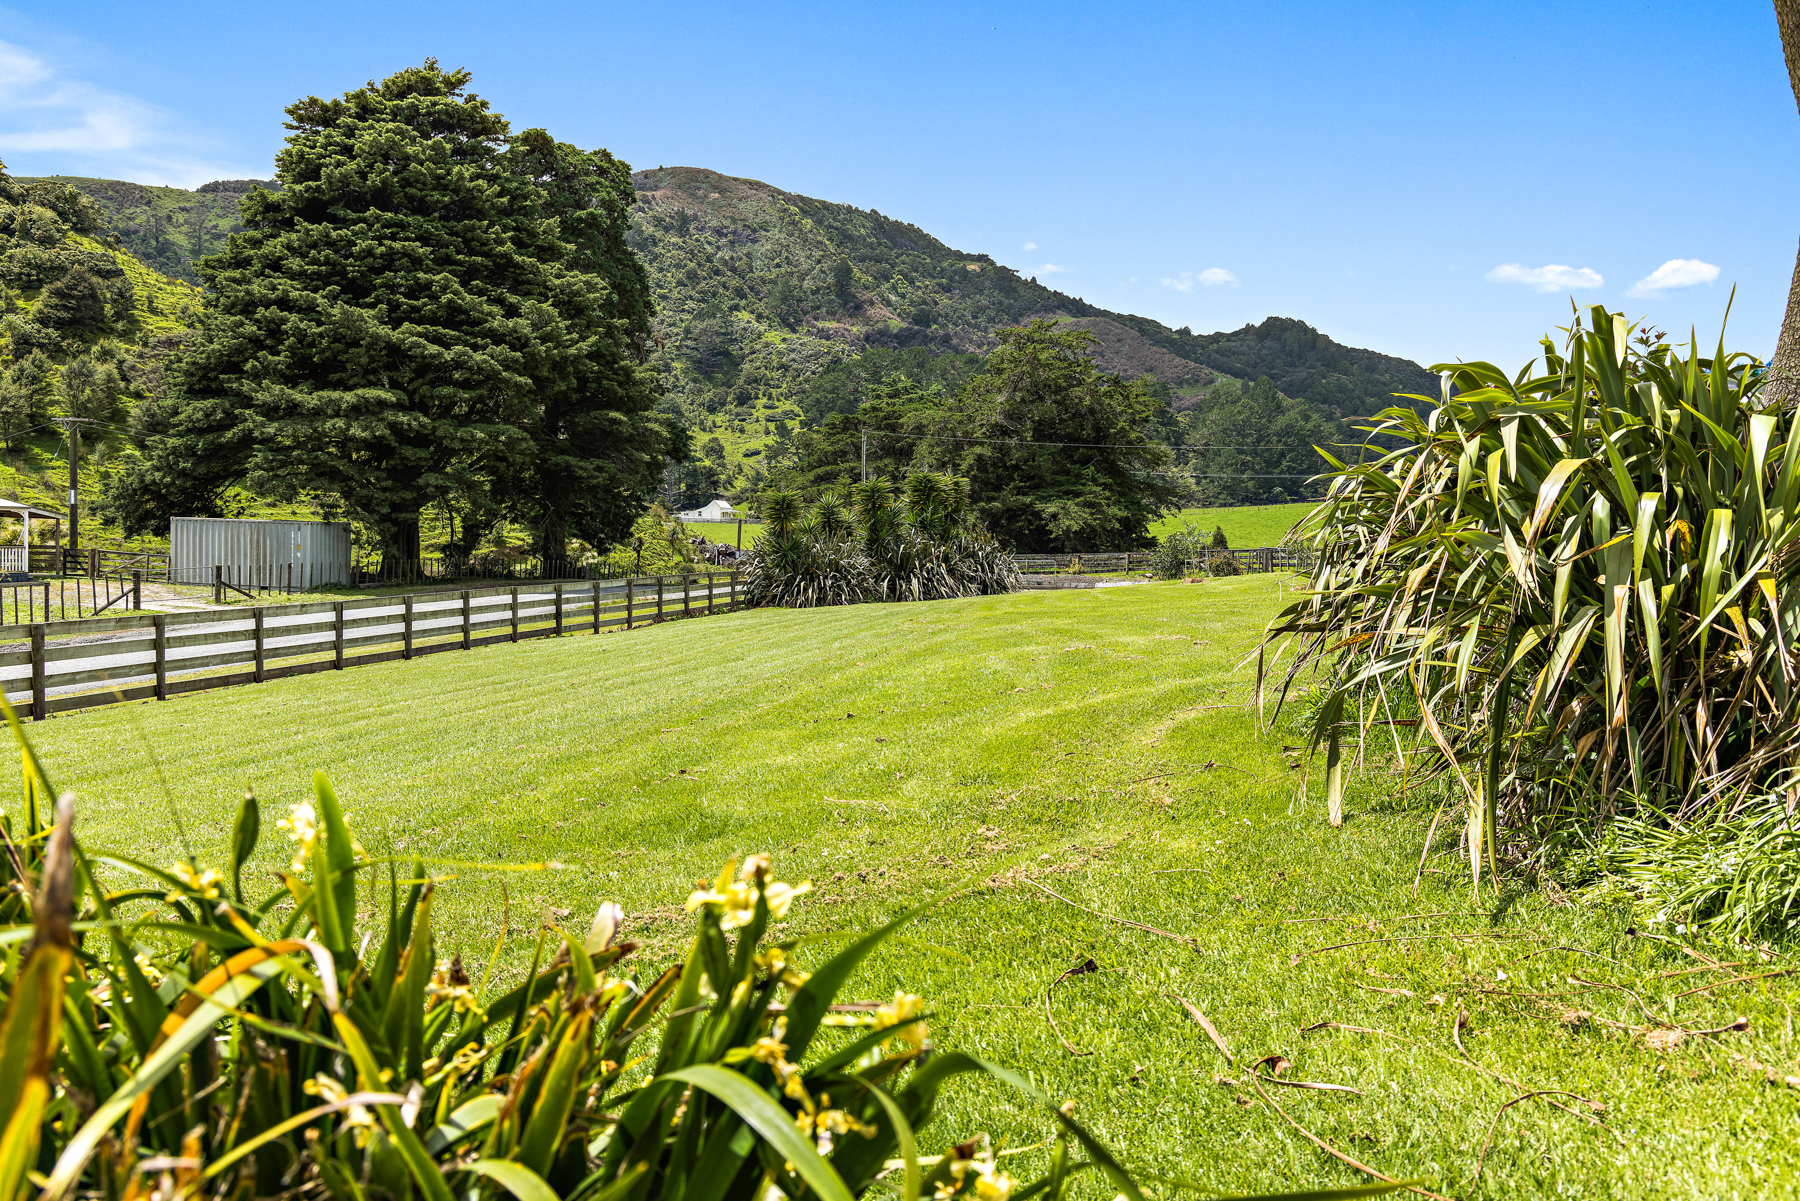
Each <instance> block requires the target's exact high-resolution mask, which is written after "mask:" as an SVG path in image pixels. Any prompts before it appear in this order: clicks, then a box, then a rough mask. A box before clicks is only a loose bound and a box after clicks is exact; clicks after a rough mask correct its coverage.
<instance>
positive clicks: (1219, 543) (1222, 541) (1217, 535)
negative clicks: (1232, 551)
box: [1212, 525, 1231, 550]
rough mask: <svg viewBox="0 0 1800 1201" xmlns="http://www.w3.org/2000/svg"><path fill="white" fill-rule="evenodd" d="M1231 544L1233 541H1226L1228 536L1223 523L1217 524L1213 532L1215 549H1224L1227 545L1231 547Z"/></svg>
mask: <svg viewBox="0 0 1800 1201" xmlns="http://www.w3.org/2000/svg"><path fill="white" fill-rule="evenodd" d="M1230 545H1231V543H1230V542H1228V541H1226V538H1225V527H1224V526H1222V525H1215V526H1214V527H1213V532H1212V547H1213V549H1214V550H1224V549H1226V548H1227V547H1229V546H1230Z"/></svg>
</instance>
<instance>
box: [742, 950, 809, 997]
mask: <svg viewBox="0 0 1800 1201" xmlns="http://www.w3.org/2000/svg"><path fill="white" fill-rule="evenodd" d="M756 966H757V967H759V968H761V969H762V970H763V971H765V972H767V973H768V975H769V978H770V979H772V980H779V981H781V983H782V984H784V985H786V986H787V987H788V988H790V989H794V988H799V987H800V986H801V985H802V984H805V983H806V982H807V981H808V980H810V979H812V973H811V972H803V971H801V970H800V969H799V968H797V967H795V966H794V964H793V961H792V960H790V959H789V958H788V953H787V951H786V950H784V949H783V948H781V947H770V948H768V949H767V950H764V951H758V952H757V954H756Z"/></svg>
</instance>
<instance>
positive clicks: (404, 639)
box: [400, 592, 413, 659]
mask: <svg viewBox="0 0 1800 1201" xmlns="http://www.w3.org/2000/svg"><path fill="white" fill-rule="evenodd" d="M412 603H413V598H412V593H410V592H409V593H407V594H406V629H405V631H404V633H403V634H402V635H401V645H400V657H401V658H402V659H410V658H412Z"/></svg>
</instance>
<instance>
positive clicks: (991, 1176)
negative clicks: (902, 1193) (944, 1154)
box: [937, 1134, 1019, 1201]
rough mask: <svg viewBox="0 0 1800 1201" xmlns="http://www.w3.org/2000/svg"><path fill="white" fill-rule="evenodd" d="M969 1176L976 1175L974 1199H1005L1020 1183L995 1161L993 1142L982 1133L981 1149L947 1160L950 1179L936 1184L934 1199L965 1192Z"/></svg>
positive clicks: (942, 1200) (966, 1194) (965, 1194)
mask: <svg viewBox="0 0 1800 1201" xmlns="http://www.w3.org/2000/svg"><path fill="white" fill-rule="evenodd" d="M971 1176H972V1177H974V1179H975V1192H974V1195H975V1197H976V1199H977V1201H1007V1198H1009V1197H1011V1196H1012V1192H1013V1190H1014V1189H1015V1188H1017V1187H1018V1186H1019V1182H1018V1181H1017V1180H1014V1179H1013V1178H1012V1177H1011V1176H1009V1175H1007V1174H1006V1173H1005V1172H1002V1171H1001V1170H1000V1167H999V1165H998V1164H997V1163H995V1162H994V1145H993V1143H992V1142H991V1141H990V1140H989V1139H988V1136H987V1135H985V1134H984V1135H982V1136H981V1149H980V1150H979V1151H977V1152H976V1153H975V1155H974V1156H973V1157H972V1158H970V1159H958V1160H955V1161H953V1162H952V1163H951V1164H950V1179H949V1180H947V1181H945V1182H943V1183H942V1184H939V1185H938V1186H937V1201H946V1199H947V1198H950V1197H955V1196H958V1195H961V1196H965V1197H966V1196H968V1195H969V1194H968V1192H967V1191H965V1189H964V1187H963V1186H964V1185H965V1183H966V1182H967V1181H968V1179H969V1177H971Z"/></svg>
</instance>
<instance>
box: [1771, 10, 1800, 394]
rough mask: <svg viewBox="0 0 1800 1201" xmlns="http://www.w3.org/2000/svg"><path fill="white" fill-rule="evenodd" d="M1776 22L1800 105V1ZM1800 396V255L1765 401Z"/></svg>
mask: <svg viewBox="0 0 1800 1201" xmlns="http://www.w3.org/2000/svg"><path fill="white" fill-rule="evenodd" d="M1775 24H1776V26H1777V27H1779V28H1780V30H1781V49H1782V53H1783V54H1784V55H1786V57H1787V69H1788V86H1789V87H1791V88H1792V89H1793V92H1794V103H1795V104H1797V105H1800V0H1775ZM1796 399H1800V255H1796V257H1795V260H1794V281H1793V283H1792V284H1790V285H1789V286H1788V302H1787V314H1786V315H1785V316H1784V317H1783V318H1782V321H1781V337H1780V338H1779V339H1778V340H1777V341H1776V343H1775V361H1774V362H1772V363H1770V364H1769V375H1768V380H1767V382H1766V383H1765V384H1764V385H1763V402H1764V403H1765V404H1771V405H1775V404H1779V405H1791V404H1793V403H1795V401H1796Z"/></svg>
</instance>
